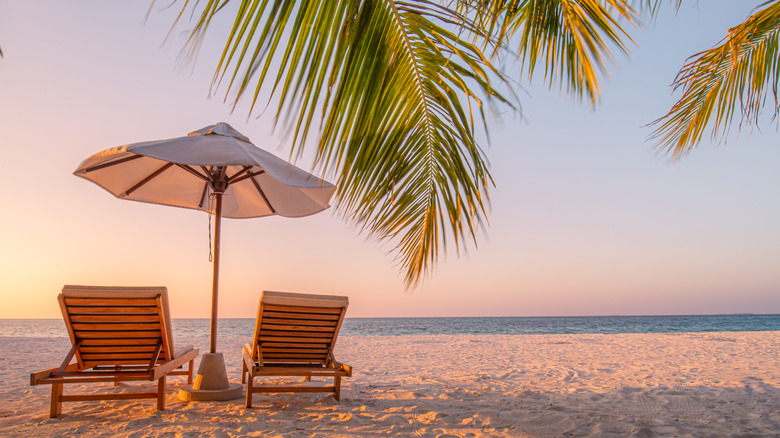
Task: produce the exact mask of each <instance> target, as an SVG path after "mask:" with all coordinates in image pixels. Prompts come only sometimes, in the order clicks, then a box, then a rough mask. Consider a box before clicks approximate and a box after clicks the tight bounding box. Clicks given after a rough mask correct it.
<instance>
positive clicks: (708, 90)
mask: <svg viewBox="0 0 780 438" xmlns="http://www.w3.org/2000/svg"><path fill="white" fill-rule="evenodd" d="M778 37H780V0H772V1H769V2H766V3H764V4H763V5H761V6H760V7H759V8H758V9H756V12H754V14H753V15H752V16H751V17H750V18H748V19H747V21H745V22H744V23H742V24H740V25H739V26H736V27H733V28H731V29H729V32H728V35H727V36H726V38H725V39H724V40H723V42H722V43H721V44H720V45H718V46H716V47H714V48H712V49H710V50H707V51H704V52H700V53H697V54H696V55H694V56H692V57H691V58H689V59H688V61H687V62H686V64H685V65H684V66H683V68H682V70H680V72H679V73H678V74H677V77H676V78H675V80H674V90H675V91H677V90H680V89H681V90H682V93H683V95H682V97H681V98H680V100H678V101H677V102H676V103H675V104H674V106H673V107H672V109H671V110H670V111H669V113H668V114H666V115H665V116H663V117H661V118H659V119H657V120H655V121H654V122H652V123H651V125H655V126H657V128H655V130H654V131H653V133H652V134H651V138H653V139H656V140H657V142H658V150H659V152H665V153H668V154H671V155H672V157H674V158H679V157H682V156H684V155H686V154H688V153H689V152H690V151H691V150H692V149H693V148H694V147H695V146H696V145H697V144H698V143H699V142H700V141H701V138H702V136H703V135H704V132H705V131H706V130H707V127H708V126H711V137H712V139H722V138H725V136H726V135H727V134H728V132H729V130H730V128H731V125H732V123H733V121H734V120H735V119H736V118H737V113H738V112H739V113H740V114H741V118H740V120H741V121H740V124H741V123H743V122H744V123H748V124H750V125H757V124H758V119H759V116H760V115H761V114H762V111H763V109H764V107H765V105H766V103H767V97H768V96H769V95H770V94H771V95H772V97H773V99H774V108H773V112H774V116H775V117H777V115H778V112H780V106H778V87H777V86H778V80H779V79H780V45H778Z"/></svg>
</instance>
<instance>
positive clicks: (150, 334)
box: [75, 331, 160, 339]
mask: <svg viewBox="0 0 780 438" xmlns="http://www.w3.org/2000/svg"><path fill="white" fill-rule="evenodd" d="M75 333H76V337H77V338H79V339H94V338H111V339H129V338H155V339H159V338H160V332H159V331H137V332H133V331H121V332H120V331H105V332H96V331H76V332H75Z"/></svg>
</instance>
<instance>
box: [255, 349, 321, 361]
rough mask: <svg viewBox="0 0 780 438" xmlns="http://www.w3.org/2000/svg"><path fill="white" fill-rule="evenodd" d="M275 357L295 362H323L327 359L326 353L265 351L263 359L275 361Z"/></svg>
mask: <svg viewBox="0 0 780 438" xmlns="http://www.w3.org/2000/svg"><path fill="white" fill-rule="evenodd" d="M274 359H284V360H291V361H295V362H307V361H317V362H321V361H323V360H325V355H322V354H304V353H266V352H265V351H264V352H263V360H264V361H265V362H273V361H274Z"/></svg>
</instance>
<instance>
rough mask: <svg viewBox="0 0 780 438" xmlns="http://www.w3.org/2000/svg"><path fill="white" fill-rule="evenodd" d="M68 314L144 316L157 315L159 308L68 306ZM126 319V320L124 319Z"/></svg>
mask: <svg viewBox="0 0 780 438" xmlns="http://www.w3.org/2000/svg"><path fill="white" fill-rule="evenodd" d="M68 313H70V314H71V315H94V314H97V315H104V314H107V313H113V314H117V315H122V316H124V315H128V314H133V313H136V314H142V315H150V314H154V315H157V307H140V306H139V307H131V306H127V307H124V306H120V307H108V306H107V307H89V306H68ZM122 319H124V318H122Z"/></svg>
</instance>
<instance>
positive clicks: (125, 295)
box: [58, 285, 174, 368]
mask: <svg viewBox="0 0 780 438" xmlns="http://www.w3.org/2000/svg"><path fill="white" fill-rule="evenodd" d="M58 300H59V303H60V308H61V310H62V316H63V318H64V319H65V325H66V327H67V329H68V334H69V336H70V340H71V342H72V343H74V344H75V343H76V342H77V341H81V342H80V344H79V348H78V349H77V351H76V359H77V361H78V363H79V366H80V367H82V368H91V367H93V366H97V365H145V364H149V362H150V361H151V359H152V355H153V354H154V352H155V349H156V347H157V344H158V343H161V344H162V349H161V352H160V355H159V358H158V360H157V361H158V362H164V361H167V360H170V359H172V358H173V357H172V356H173V351H174V346H173V334H172V332H171V316H170V308H169V305H168V291H167V289H166V288H165V287H107V286H70V285H67V286H65V287H64V288H63V289H62V294H60V295H59V297H58Z"/></svg>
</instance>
